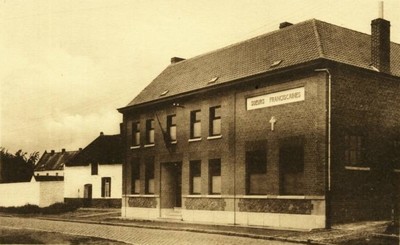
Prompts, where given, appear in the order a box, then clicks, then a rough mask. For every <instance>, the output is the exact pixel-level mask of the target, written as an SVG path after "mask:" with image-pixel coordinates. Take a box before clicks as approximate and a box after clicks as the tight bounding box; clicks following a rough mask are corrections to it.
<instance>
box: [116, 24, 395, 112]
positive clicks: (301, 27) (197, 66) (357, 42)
mask: <svg viewBox="0 0 400 245" xmlns="http://www.w3.org/2000/svg"><path fill="white" fill-rule="evenodd" d="M370 39H371V38H370V35H368V34H364V33H361V32H357V31H354V30H350V29H347V28H343V27H340V26H336V25H332V24H329V23H326V22H322V21H319V20H315V19H312V20H308V21H305V22H301V23H298V24H296V25H292V26H288V27H285V28H283V29H280V30H277V31H274V32H270V33H267V34H264V35H261V36H258V37H255V38H252V39H249V40H247V41H243V42H240V43H237V44H233V45H231V46H228V47H225V48H222V49H218V50H216V51H213V52H210V53H206V54H203V55H200V56H196V57H194V58H191V59H188V60H184V61H180V62H178V63H175V64H171V65H169V66H168V67H167V68H166V69H165V70H164V71H162V72H161V74H160V75H158V76H157V77H156V78H155V79H154V80H153V81H152V82H151V83H150V84H149V85H148V86H147V87H146V88H145V89H144V90H143V91H142V92H140V93H139V95H138V96H137V97H136V98H134V99H133V100H132V101H131V102H130V103H129V104H128V105H127V106H126V107H131V106H135V105H139V104H143V103H147V102H151V101H155V100H160V99H164V98H168V97H173V96H176V95H180V94H184V93H187V92H191V91H196V90H201V89H204V88H207V87H212V86H217V85H220V84H223V83H228V82H230V81H235V80H238V79H241V78H245V77H249V76H253V75H257V74H263V73H267V72H271V71H274V70H277V69H282V68H289V67H291V66H294V65H299V64H302V63H306V62H309V61H313V60H317V59H321V58H322V59H327V60H332V61H336V62H340V63H345V64H349V65H353V66H357V67H361V68H365V69H369V70H371V69H372V68H371V67H370V63H371V58H370V53H371V51H370V47H371V40H370ZM279 61H280V63H279ZM275 62H276V63H279V64H278V65H276V66H271V65H272V64H273V63H275ZM391 72H392V75H394V76H400V45H399V44H395V43H392V44H391ZM213 78H218V79H217V80H216V81H215V82H214V83H211V84H209V83H208V82H209V81H210V80H212V79H213ZM167 91H168V92H167ZM163 93H164V94H163ZM162 94H163V95H162ZM121 109H122V108H121Z"/></svg>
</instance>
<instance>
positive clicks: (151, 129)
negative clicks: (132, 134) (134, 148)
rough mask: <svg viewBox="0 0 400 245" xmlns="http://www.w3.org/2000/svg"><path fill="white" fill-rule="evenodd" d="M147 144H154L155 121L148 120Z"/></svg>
mask: <svg viewBox="0 0 400 245" xmlns="http://www.w3.org/2000/svg"><path fill="white" fill-rule="evenodd" d="M146 144H154V119H148V120H146Z"/></svg>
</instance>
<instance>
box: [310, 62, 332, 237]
mask: <svg viewBox="0 0 400 245" xmlns="http://www.w3.org/2000/svg"><path fill="white" fill-rule="evenodd" d="M314 71H316V72H326V74H327V75H328V104H327V107H328V108H327V110H328V129H327V131H328V132H327V134H328V142H327V144H328V146H327V148H328V149H327V150H328V164H327V170H326V175H327V176H326V177H327V184H326V187H325V228H327V229H329V228H331V131H332V128H331V119H332V75H331V73H330V72H329V69H327V68H323V69H315V70H314Z"/></svg>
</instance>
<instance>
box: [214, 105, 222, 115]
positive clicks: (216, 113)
mask: <svg viewBox="0 0 400 245" xmlns="http://www.w3.org/2000/svg"><path fill="white" fill-rule="evenodd" d="M214 118H221V107H220V106H217V107H214Z"/></svg>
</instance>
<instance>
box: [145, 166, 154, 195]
mask: <svg viewBox="0 0 400 245" xmlns="http://www.w3.org/2000/svg"><path fill="white" fill-rule="evenodd" d="M145 190H146V194H154V161H153V159H151V160H148V161H147V162H146V187H145Z"/></svg>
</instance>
